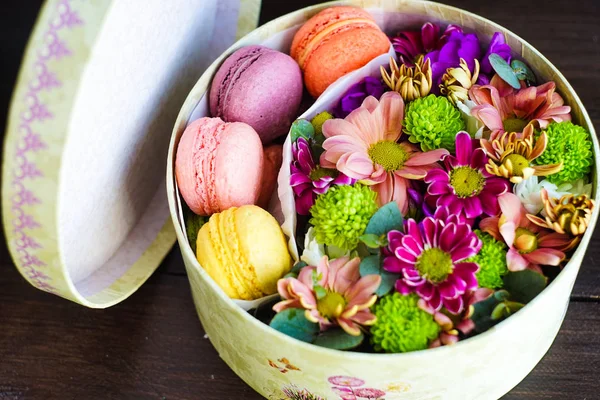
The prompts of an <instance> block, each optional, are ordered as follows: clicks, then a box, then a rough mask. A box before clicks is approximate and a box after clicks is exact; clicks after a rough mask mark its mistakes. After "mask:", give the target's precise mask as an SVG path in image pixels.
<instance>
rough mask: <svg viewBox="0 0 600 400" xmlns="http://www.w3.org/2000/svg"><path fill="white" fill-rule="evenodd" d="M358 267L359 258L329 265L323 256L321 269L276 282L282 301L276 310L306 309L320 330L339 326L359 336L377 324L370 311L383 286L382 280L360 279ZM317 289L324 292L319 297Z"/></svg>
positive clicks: (305, 270)
mask: <svg viewBox="0 0 600 400" xmlns="http://www.w3.org/2000/svg"><path fill="white" fill-rule="evenodd" d="M359 266H360V258H358V257H357V258H354V259H352V260H350V259H349V258H348V257H342V258H338V259H335V260H332V261H329V259H328V258H327V256H324V257H323V258H322V259H321V262H320V263H319V265H318V266H316V267H312V266H307V267H304V268H302V269H301V270H300V273H299V274H298V279H296V278H285V279H280V280H279V282H277V290H278V291H279V294H280V295H281V297H282V298H283V300H282V301H280V302H279V303H277V304H275V306H273V310H275V311H276V312H280V311H283V310H285V309H288V308H304V309H305V310H306V311H305V316H306V318H307V319H308V320H309V321H312V322H315V323H319V324H320V326H321V330H325V329H328V328H329V327H331V326H333V325H339V326H340V327H341V328H342V329H343V330H344V331H346V332H347V333H348V334H350V335H354V336H358V335H360V327H361V326H363V325H364V326H368V325H372V324H374V323H375V321H376V318H375V315H373V313H371V310H370V309H369V307H371V306H372V305H373V304H375V301H377V295H375V294H374V293H375V291H376V290H377V288H378V287H379V284H380V283H381V276H379V275H367V276H364V277H362V278H361V276H360V272H359ZM317 286H318V287H319V288H320V289H324V291H319V292H320V293H317Z"/></svg>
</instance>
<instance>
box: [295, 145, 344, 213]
mask: <svg viewBox="0 0 600 400" xmlns="http://www.w3.org/2000/svg"><path fill="white" fill-rule="evenodd" d="M292 152H293V155H294V161H293V162H292V165H291V166H290V168H291V172H292V174H291V176H290V185H291V186H292V189H293V191H294V197H295V199H296V212H297V213H298V214H300V215H308V214H309V210H310V208H311V207H312V206H313V204H315V200H316V199H317V195H318V194H323V193H325V192H327V190H328V189H329V187H330V186H331V185H351V184H353V183H354V182H355V180H354V179H351V178H349V177H347V176H346V175H344V174H342V173H341V172H338V171H336V170H331V169H326V168H321V166H319V165H316V164H315V161H314V160H313V156H312V153H311V151H310V145H309V144H308V142H307V141H306V139H304V138H303V137H300V138H298V140H297V141H296V142H295V143H293V144H292Z"/></svg>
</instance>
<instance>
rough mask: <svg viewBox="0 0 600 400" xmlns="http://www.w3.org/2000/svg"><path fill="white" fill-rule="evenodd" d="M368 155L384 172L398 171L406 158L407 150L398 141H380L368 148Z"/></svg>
mask: <svg viewBox="0 0 600 400" xmlns="http://www.w3.org/2000/svg"><path fill="white" fill-rule="evenodd" d="M369 157H370V158H371V161H373V162H374V163H375V164H379V165H381V166H382V167H383V169H385V170H386V172H393V171H398V170H399V169H400V168H402V167H403V166H404V163H405V162H406V161H407V160H408V157H409V155H408V152H407V151H406V150H404V148H402V146H401V145H400V144H399V143H396V142H389V141H381V142H377V143H375V144H374V145H373V146H371V148H370V149H369Z"/></svg>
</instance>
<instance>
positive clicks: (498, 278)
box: [468, 229, 508, 289]
mask: <svg viewBox="0 0 600 400" xmlns="http://www.w3.org/2000/svg"><path fill="white" fill-rule="evenodd" d="M475 234H476V235H477V237H479V239H481V242H482V243H483V246H482V247H481V250H480V251H479V253H477V255H476V256H475V257H471V258H469V260H468V261H470V262H474V263H477V265H479V271H477V274H476V277H477V283H478V284H479V287H481V288H488V289H500V288H501V287H502V286H503V285H504V282H503V281H502V277H503V276H504V275H506V274H507V273H508V268H507V266H506V250H507V248H506V245H505V244H504V242H501V241H498V240H496V239H494V238H493V237H492V235H490V234H488V233H485V232H481V231H480V230H479V229H476V230H475Z"/></svg>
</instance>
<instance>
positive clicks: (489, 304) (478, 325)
mask: <svg viewBox="0 0 600 400" xmlns="http://www.w3.org/2000/svg"><path fill="white" fill-rule="evenodd" d="M499 292H506V291H503V290H501V291H498V292H496V293H495V294H494V295H493V296H490V297H488V298H487V299H485V300H483V301H480V302H478V303H475V304H474V305H473V309H474V311H473V315H472V316H471V319H472V320H473V322H474V323H475V330H476V331H477V332H480V333H481V332H485V331H487V330H488V329H490V328H491V327H492V326H494V325H496V324H497V323H498V321H497V320H494V319H493V318H492V313H493V312H494V309H495V308H496V307H497V306H498V304H500V303H502V300H500V299H498V297H501V298H502V297H504V296H505V294H500V295H499V296H498V297H497V296H496V294H498V293H499ZM506 294H508V293H506Z"/></svg>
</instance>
